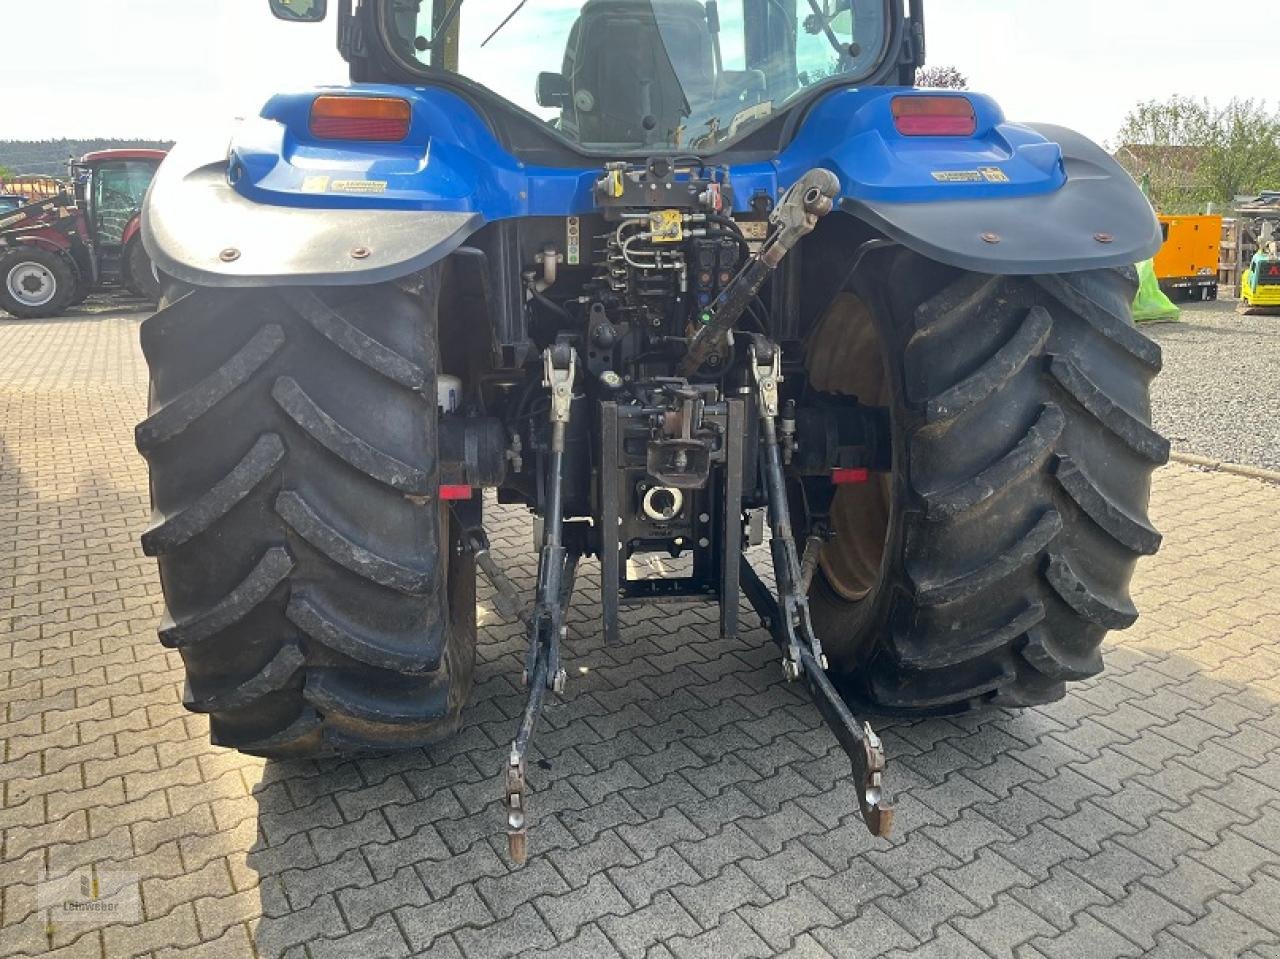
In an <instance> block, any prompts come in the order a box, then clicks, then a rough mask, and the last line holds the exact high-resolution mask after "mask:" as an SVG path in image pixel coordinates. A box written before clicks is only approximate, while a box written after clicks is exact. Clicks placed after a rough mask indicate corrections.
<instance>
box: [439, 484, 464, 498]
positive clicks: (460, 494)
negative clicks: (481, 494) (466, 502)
mask: <svg viewBox="0 0 1280 959" xmlns="http://www.w3.org/2000/svg"><path fill="white" fill-rule="evenodd" d="M440 498H441V499H442V500H458V499H471V487H470V486H441V487H440Z"/></svg>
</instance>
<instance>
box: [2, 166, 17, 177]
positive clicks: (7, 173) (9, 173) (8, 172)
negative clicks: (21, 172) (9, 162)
mask: <svg viewBox="0 0 1280 959" xmlns="http://www.w3.org/2000/svg"><path fill="white" fill-rule="evenodd" d="M14 176H15V174H14V172H13V171H12V170H10V169H9V168H8V167H7V166H5V165H4V164H3V163H0V180H12V179H13V178H14Z"/></svg>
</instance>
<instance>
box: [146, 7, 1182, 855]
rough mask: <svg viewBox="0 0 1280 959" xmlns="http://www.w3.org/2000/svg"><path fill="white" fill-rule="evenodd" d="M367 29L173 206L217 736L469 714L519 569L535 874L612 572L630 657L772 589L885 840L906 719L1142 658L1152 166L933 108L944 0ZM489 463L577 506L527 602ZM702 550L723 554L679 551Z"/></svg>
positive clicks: (196, 150) (260, 746) (783, 638)
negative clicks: (567, 717)
mask: <svg viewBox="0 0 1280 959" xmlns="http://www.w3.org/2000/svg"><path fill="white" fill-rule="evenodd" d="M326 6H327V4H326V2H325V0H271V7H272V10H273V12H274V13H275V14H276V15H277V16H278V17H280V18H282V19H287V20H294V21H309V22H314V21H318V20H322V19H324V18H325V15H326V13H327V12H328V11H326V9H325V8H326ZM332 12H333V13H334V14H335V15H336V19H337V21H338V22H337V32H338V47H339V50H340V51H341V53H342V55H343V57H344V58H345V59H346V60H347V62H348V63H349V64H350V70H351V80H352V82H351V85H349V86H342V87H332V88H323V89H318V90H312V91H310V92H306V93H293V94H287V95H280V96H276V97H274V98H272V99H271V100H270V101H269V102H268V103H267V104H266V106H265V107H264V108H263V109H262V111H261V115H260V116H259V117H257V118H255V119H253V120H251V121H249V122H245V123H241V124H239V125H237V126H236V127H235V128H233V129H227V130H214V131H211V133H210V135H209V137H207V138H206V139H205V142H203V143H201V142H190V143H184V144H180V145H179V146H178V148H177V149H175V150H174V151H173V153H172V154H171V155H170V157H169V159H168V160H167V161H166V162H165V163H164V165H163V166H162V168H161V170H160V172H159V174H158V176H157V179H156V180H155V183H154V185H153V187H152V189H151V192H150V194H149V197H148V201H147V205H146V212H145V225H144V231H145V242H146V244H147V248H148V250H149V251H150V253H151V255H152V256H153V258H154V260H155V263H156V264H157V267H158V270H159V271H160V274H161V275H163V276H164V277H165V278H166V280H167V282H168V284H169V285H168V293H167V296H166V298H165V300H164V302H163V304H162V308H161V309H160V311H159V312H158V313H157V314H156V315H155V316H154V317H152V318H151V319H149V320H148V321H147V322H146V323H145V324H144V326H143V329H142V345H143V348H144V350H145V353H146V357H147V360H148V362H149V364H150V368H151V395H150V415H149V416H148V418H147V419H146V420H145V421H144V422H143V423H142V424H141V425H140V426H139V427H138V429H137V443H138V448H139V449H140V450H141V452H142V453H143V455H144V456H145V457H146V459H147V460H148V462H149V465H150V470H151V497H152V502H153V506H154V510H155V520H154V523H153V525H152V526H151V528H150V529H148V530H147V531H146V533H145V535H144V536H143V539H142V543H143V547H144V549H145V551H146V552H147V553H148V554H149V555H152V556H155V557H157V559H158V561H159V567H160V578H161V582H162V584H163V587H164V594H165V599H166V603H167V615H166V617H165V620H164V622H163V623H162V624H161V627H160V637H161V640H162V641H163V642H164V643H165V644H166V645H168V646H170V647H173V648H176V649H178V650H179V651H180V652H181V655H182V658H183V660H184V662H185V664H186V670H187V676H188V682H187V687H186V691H185V700H186V705H187V706H188V707H189V708H190V709H192V710H195V711H198V712H203V713H207V714H208V715H209V719H210V728H211V735H212V738H213V741H214V742H215V743H218V744H220V745H225V746H228V747H233V748H236V749H240V750H243V751H245V752H248V753H252V754H256V755H266V756H314V755H322V754H331V753H335V752H336V753H347V752H360V751H370V750H372V751H382V750H388V749H397V748H401V747H413V746H419V745H423V744H427V743H431V742H434V741H436V740H439V739H440V738H442V737H444V736H447V735H449V734H451V733H453V732H454V731H455V730H457V729H458V728H459V726H460V724H461V723H462V722H463V719H464V713H463V707H464V704H465V703H466V702H467V698H468V693H469V689H470V687H471V684H472V676H473V668H474V663H475V654H476V619H475V607H476V592H475V583H476V572H477V568H479V569H480V570H481V571H482V572H483V573H484V574H485V575H486V576H487V577H488V578H489V579H490V580H491V581H492V582H493V584H494V586H495V595H496V596H497V602H499V603H502V604H504V605H506V606H509V607H510V608H511V609H512V611H513V612H514V611H519V615H520V616H521V618H522V619H523V620H524V621H525V623H526V625H527V630H528V650H527V655H526V656H525V659H524V671H523V677H522V679H523V683H524V686H525V688H526V690H527V697H528V699H527V707H526V708H525V710H524V712H523V715H522V718H521V719H520V721H519V724H518V728H517V729H516V730H515V731H514V735H513V740H512V745H511V750H510V753H509V757H508V759H507V760H506V761H505V763H504V770H503V776H504V783H505V799H506V808H507V814H508V824H507V825H508V831H509V834H510V837H511V851H512V855H513V857H514V858H515V859H516V860H523V859H524V856H525V849H526V846H525V843H526V836H525V828H526V814H527V808H528V798H529V792H530V786H529V783H528V781H527V778H526V760H527V758H528V756H529V750H530V745H531V738H532V736H533V732H534V727H535V724H536V721H537V719H538V716H539V712H540V710H541V708H542V704H543V702H544V699H545V698H546V697H548V696H550V695H552V694H555V695H566V694H568V693H569V692H570V691H567V690H566V688H565V687H566V682H567V677H568V675H569V670H568V669H567V668H566V664H565V662H564V661H563V659H562V645H561V642H562V637H563V636H564V635H565V614H566V605H567V599H568V597H569V595H570V593H571V592H572V590H573V587H574V582H575V574H576V572H577V570H578V566H579V561H580V560H581V559H582V558H584V557H592V558H594V559H595V560H596V561H598V563H599V570H600V578H601V601H600V610H601V616H602V618H603V635H604V638H605V641H606V642H614V641H616V640H617V638H618V632H619V611H620V609H623V608H625V607H630V606H635V605H639V604H654V603H656V604H663V605H666V604H672V603H677V602H698V603H710V604H715V606H717V607H718V614H717V615H718V622H719V628H720V630H721V632H722V634H723V635H725V636H730V637H731V636H735V635H737V634H738V633H739V630H740V629H741V627H742V623H741V622H740V619H739V605H740V604H739V600H740V598H741V599H745V600H746V601H747V602H748V603H749V604H750V606H752V607H754V609H755V610H756V612H757V613H758V615H759V618H760V621H761V622H762V623H763V625H764V627H765V629H766V630H767V631H768V633H770V634H771V636H772V638H773V640H774V641H775V642H776V643H777V644H778V646H779V648H780V650H781V652H780V660H779V661H780V663H781V667H782V669H783V670H784V672H785V675H786V676H787V678H788V679H791V680H794V681H796V682H797V683H800V684H803V687H804V688H806V689H807V691H808V693H809V694H810V695H811V696H812V699H813V701H814V703H815V705H816V706H817V708H818V709H819V710H820V712H821V714H822V716H823V718H824V719H825V720H826V722H827V724H828V725H829V726H830V727H831V729H832V731H833V733H834V735H835V736H836V737H837V738H838V740H839V742H840V743H841V745H842V746H843V747H844V749H845V750H846V751H847V753H848V754H849V757H850V759H851V762H852V767H853V771H854V776H855V779H856V781H857V783H858V785H859V797H860V806H861V811H862V814H863V816H864V818H865V820H866V822H867V824H868V826H869V828H870V829H871V830H872V831H873V832H875V833H876V834H879V835H885V834H887V833H888V829H889V825H890V821H891V815H892V812H891V809H890V806H889V803H888V801H887V798H886V795H885V793H883V792H882V776H883V773H884V768H885V755H884V750H883V746H882V744H881V741H880V740H879V739H878V738H877V736H876V734H875V733H874V731H873V730H872V728H871V726H870V725H869V724H868V722H867V719H868V718H870V717H920V716H934V715H950V714H955V713H960V712H963V711H966V710H971V709H974V708H979V707H1026V706H1033V705H1036V704H1042V703H1047V702H1050V701H1053V700H1056V699H1058V698H1060V697H1061V696H1062V695H1063V694H1064V689H1065V685H1066V684H1067V683H1068V682H1071V681H1073V680H1081V679H1084V678H1087V677H1090V676H1093V675H1095V674H1097V673H1098V672H1099V671H1100V670H1101V669H1102V659H1101V654H1100V646H1101V643H1102V640H1103V637H1104V636H1105V634H1106V633H1107V632H1108V630H1112V629H1123V628H1125V627H1127V626H1129V625H1131V624H1132V623H1133V622H1134V620H1135V619H1136V617H1137V615H1138V614H1137V611H1136V610H1135V608H1134V606H1133V603H1132V601H1131V599H1130V596H1129V582H1130V578H1131V576H1132V574H1133V571H1134V567H1135V564H1136V562H1137V560H1138V558H1139V557H1140V556H1144V555H1149V554H1151V553H1154V552H1155V551H1156V549H1157V547H1158V546H1159V543H1160V536H1159V534H1158V533H1157V532H1156V530H1155V529H1153V528H1152V526H1151V525H1150V523H1149V521H1148V519H1147V502H1148V496H1149V491H1150V477H1151V472H1152V470H1153V469H1154V468H1155V467H1157V466H1159V465H1160V464H1162V463H1164V462H1165V460H1166V457H1167V454H1168V444H1167V442H1166V441H1165V440H1164V439H1162V438H1161V437H1160V436H1159V435H1158V434H1157V433H1156V432H1155V431H1154V430H1153V429H1152V428H1151V425H1150V404H1149V399H1148V387H1149V383H1150V381H1151V379H1152V378H1153V377H1154V375H1155V374H1156V372H1157V371H1158V370H1159V369H1160V350H1159V348H1158V347H1157V346H1156V345H1155V344H1153V343H1152V342H1151V341H1150V340H1148V339H1147V338H1146V337H1145V336H1143V335H1142V334H1141V333H1139V332H1138V331H1137V330H1136V329H1135V328H1134V326H1133V324H1132V321H1131V316H1130V304H1131V303H1132V301H1133V298H1134V292H1135V290H1136V287H1137V279H1136V274H1135V271H1134V269H1133V267H1132V264H1134V263H1135V262H1138V261H1141V260H1144V259H1146V258H1148V257H1150V256H1152V255H1153V254H1154V253H1155V252H1156V250H1157V249H1158V248H1159V246H1160V228H1159V225H1158V223H1157V222H1156V218H1155V215H1154V214H1153V212H1152V210H1151V208H1150V206H1149V205H1148V203H1147V201H1146V200H1145V199H1144V198H1143V195H1142V193H1141V191H1140V190H1139V189H1138V187H1137V186H1136V185H1135V184H1134V183H1133V181H1132V180H1130V178H1129V177H1128V176H1127V175H1126V174H1125V173H1124V171H1123V170H1121V168H1120V167H1119V166H1117V165H1116V164H1115V163H1114V162H1113V161H1112V160H1111V159H1110V158H1109V157H1108V156H1107V154H1106V153H1105V152H1104V151H1102V150H1101V149H1099V148H1098V147H1097V146H1095V145H1094V144H1093V143H1091V142H1089V141H1088V140H1087V139H1085V138H1084V137H1082V136H1080V135H1078V134H1076V133H1073V132H1071V131H1069V130H1066V129H1063V128H1060V127H1055V126H1045V125H1036V124H1022V123H1013V122H1010V121H1008V120H1006V119H1005V117H1004V115H1003V114H1002V113H1001V111H1000V108H999V107H998V106H997V104H996V103H995V101H994V100H992V99H991V98H990V97H988V96H984V95H981V94H977V93H968V92H958V91H942V90H923V89H917V88H915V87H914V85H913V80H914V77H915V74H916V70H917V68H918V67H919V66H920V65H921V64H923V63H924V51H925V40H924V37H925V32H924V16H923V9H922V0H910V3H909V5H908V4H907V3H906V2H905V0H706V2H702V0H586V2H582V3H576V2H575V3H569V2H566V0H556V2H549V0H525V2H516V0H510V2H508V3H496V2H489V0H486V2H483V3H481V2H478V0H473V2H464V0H337V2H336V9H335V10H334V11H332ZM486 490H488V491H496V492H490V493H489V494H488V495H489V496H490V497H492V496H495V495H496V499H497V501H498V502H499V503H505V504H522V505H524V506H527V507H528V508H529V509H530V510H531V511H532V512H533V513H534V514H535V516H536V517H537V519H536V521H535V523H534V528H535V540H534V542H535V545H534V548H535V550H536V551H537V554H538V576H537V583H536V589H535V593H534V595H533V597H532V600H531V602H530V603H529V605H528V606H527V607H525V608H523V609H521V605H522V604H521V601H520V599H521V598H520V597H519V596H518V595H517V594H516V592H515V589H514V587H513V586H512V584H511V580H510V579H509V578H508V577H507V576H506V575H505V574H504V573H503V571H502V570H501V569H500V568H499V567H498V566H497V565H496V563H495V562H494V560H493V558H492V556H491V555H490V553H489V548H488V547H489V544H488V540H487V538H486V533H485V525H484V516H483V508H484V503H485V493H484V491H486ZM766 527H767V534H766V532H765V529H766ZM766 540H767V542H768V547H769V556H770V560H769V561H768V562H767V563H760V562H757V564H756V565H753V564H752V563H750V562H747V561H746V560H745V559H744V553H745V550H746V549H747V547H749V546H751V545H755V544H759V543H762V542H764V541H766ZM654 553H656V554H660V555H663V556H670V557H679V558H680V559H681V562H682V564H683V567H682V569H683V572H682V575H679V576H667V577H663V578H659V579H652V578H638V577H636V576H633V575H632V573H631V570H632V565H631V564H630V563H629V560H631V559H632V558H634V557H640V556H643V555H644V554H654ZM765 567H767V568H765ZM696 641H697V639H696V638H695V637H690V642H696ZM513 722H514V721H513Z"/></svg>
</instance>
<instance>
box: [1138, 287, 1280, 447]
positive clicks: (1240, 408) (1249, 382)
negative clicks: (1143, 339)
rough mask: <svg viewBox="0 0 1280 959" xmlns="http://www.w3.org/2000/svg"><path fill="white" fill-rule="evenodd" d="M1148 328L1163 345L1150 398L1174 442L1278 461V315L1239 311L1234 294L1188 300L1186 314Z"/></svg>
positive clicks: (1158, 424)
mask: <svg viewBox="0 0 1280 959" xmlns="http://www.w3.org/2000/svg"><path fill="white" fill-rule="evenodd" d="M1143 330H1144V331H1145V332H1146V334H1147V335H1148V336H1150V337H1151V338H1152V339H1154V340H1156V341H1157V342H1158V343H1159V344H1160V346H1161V347H1163V349H1164V371H1163V372H1162V373H1161V374H1160V375H1159V376H1157V377H1156V380H1155V383H1154V384H1153V386H1152V396H1151V405H1152V407H1153V410H1152V412H1153V415H1154V419H1155V426H1156V428H1157V429H1158V430H1159V431H1160V432H1161V433H1163V434H1164V435H1165V436H1167V437H1169V439H1170V441H1171V442H1172V443H1173V448H1174V449H1175V450H1178V451H1180V452H1183V453H1198V454H1200V455H1201V456H1209V457H1212V458H1214V459H1221V460H1224V461H1226V462H1230V463H1241V464H1244V465H1247V466H1261V467H1265V468H1267V469H1280V315H1277V316H1240V315H1238V314H1237V313H1236V312H1235V302H1234V301H1218V302H1215V303H1185V304H1182V321H1181V322H1179V323H1150V324H1146V325H1145V326H1144V327H1143Z"/></svg>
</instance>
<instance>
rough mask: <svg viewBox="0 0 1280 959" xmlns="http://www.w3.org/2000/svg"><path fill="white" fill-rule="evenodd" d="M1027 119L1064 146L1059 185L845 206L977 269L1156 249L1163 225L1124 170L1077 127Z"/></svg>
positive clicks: (1060, 264) (1059, 263)
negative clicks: (1017, 193)
mask: <svg viewBox="0 0 1280 959" xmlns="http://www.w3.org/2000/svg"><path fill="white" fill-rule="evenodd" d="M1027 126H1029V127H1031V128H1032V129H1033V130H1035V131H1036V132H1038V133H1039V134H1041V135H1042V136H1043V137H1045V138H1046V139H1048V140H1052V141H1053V142H1055V143H1057V144H1059V145H1060V146H1061V147H1062V154H1063V160H1064V162H1065V164H1066V172H1067V182H1066V185H1065V186H1063V187H1062V189H1060V190H1058V191H1057V192H1055V193H1050V194H1047V195H1042V196H1029V197H1017V198H1013V199H1008V200H1000V199H987V200H953V201H948V202H943V203H883V202H872V203H867V202H863V201H859V200H853V199H849V198H846V199H844V200H843V201H841V204H840V208H841V209H842V210H844V211H845V212H847V213H850V214H852V215H854V216H856V217H858V218H859V219H862V220H864V221H866V222H867V223H869V224H870V225H871V226H873V227H875V228H876V229H878V230H881V231H882V232H883V233H885V235H887V236H888V237H890V238H891V239H893V240H896V241H897V242H899V243H901V244H902V245H903V246H904V247H906V248H907V249H909V250H912V251H914V252H916V253H919V254H921V255H922V256H927V257H928V258H929V259H931V260H937V261H939V262H941V263H945V264H947V265H948V266H954V267H957V268H959V269H962V270H971V271H974V272H977V273H989V274H1004V275H1013V276H1036V275H1041V274H1048V273H1075V272H1079V271H1083V270H1096V269H1103V268H1107V267H1118V266H1131V265H1133V264H1134V263H1140V262H1142V261H1143V260H1146V259H1149V258H1150V257H1152V256H1155V254H1156V252H1157V251H1158V250H1159V249H1160V245H1161V242H1162V241H1161V234H1160V224H1159V222H1158V221H1157V220H1156V216H1155V212H1154V211H1153V210H1152V209H1151V204H1150V203H1149V202H1148V201H1147V198H1146V197H1145V196H1143V195H1142V191H1141V190H1140V189H1138V185H1137V184H1136V183H1134V182H1133V179H1132V177H1130V176H1129V174H1128V173H1126V172H1125V170H1124V168H1123V167H1121V166H1120V164H1118V163H1116V161H1115V160H1113V159H1112V158H1111V157H1110V156H1108V155H1107V153H1106V151H1104V150H1103V149H1102V148H1101V147H1099V146H1098V145H1097V144H1095V143H1094V142H1093V141H1091V140H1089V139H1088V138H1086V137H1083V136H1081V135H1080V134H1078V133H1076V132H1074V131H1072V130H1068V129H1066V128H1064V127H1058V126H1050V125H1048V124H1038V123H1033V124H1027Z"/></svg>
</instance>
